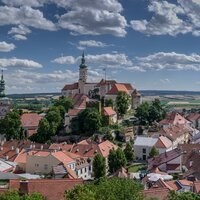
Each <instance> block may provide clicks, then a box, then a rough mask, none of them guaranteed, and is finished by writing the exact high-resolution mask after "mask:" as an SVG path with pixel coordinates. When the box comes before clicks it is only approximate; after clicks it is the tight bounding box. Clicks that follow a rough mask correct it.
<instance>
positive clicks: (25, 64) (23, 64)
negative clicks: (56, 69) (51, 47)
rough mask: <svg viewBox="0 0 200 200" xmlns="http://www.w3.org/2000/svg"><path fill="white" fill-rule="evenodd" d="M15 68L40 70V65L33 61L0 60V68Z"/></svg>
mask: <svg viewBox="0 0 200 200" xmlns="http://www.w3.org/2000/svg"><path fill="white" fill-rule="evenodd" d="M7 67H17V68H41V67H42V65H41V64H40V63H37V62H35V61H33V60H28V59H18V58H0V68H7Z"/></svg>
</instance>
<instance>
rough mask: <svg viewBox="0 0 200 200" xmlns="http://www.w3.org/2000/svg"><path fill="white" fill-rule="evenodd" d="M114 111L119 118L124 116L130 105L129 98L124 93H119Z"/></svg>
mask: <svg viewBox="0 0 200 200" xmlns="http://www.w3.org/2000/svg"><path fill="white" fill-rule="evenodd" d="M115 104H116V110H117V113H118V114H119V115H121V116H123V115H125V114H126V113H127V111H128V108H129V105H130V97H129V95H128V94H126V92H122V91H120V92H119V93H118V95H117V98H116V102H115Z"/></svg>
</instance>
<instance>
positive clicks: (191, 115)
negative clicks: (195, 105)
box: [186, 113, 200, 121]
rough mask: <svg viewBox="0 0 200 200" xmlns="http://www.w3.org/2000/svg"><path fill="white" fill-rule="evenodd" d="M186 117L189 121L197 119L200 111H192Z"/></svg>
mask: <svg viewBox="0 0 200 200" xmlns="http://www.w3.org/2000/svg"><path fill="white" fill-rule="evenodd" d="M186 118H187V119H188V120H189V121H196V120H198V119H199V118H200V114H199V113H190V114H189V115H188V116H187V117H186Z"/></svg>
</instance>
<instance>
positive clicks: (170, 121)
mask: <svg viewBox="0 0 200 200" xmlns="http://www.w3.org/2000/svg"><path fill="white" fill-rule="evenodd" d="M159 125H160V126H161V127H162V128H167V127H170V126H171V125H174V126H176V125H188V126H191V122H190V121H188V120H187V119H186V118H184V117H183V116H182V115H181V114H179V113H176V112H171V113H168V114H167V116H166V118H165V119H163V120H161V121H160V122H159Z"/></svg>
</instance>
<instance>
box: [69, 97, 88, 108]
mask: <svg viewBox="0 0 200 200" xmlns="http://www.w3.org/2000/svg"><path fill="white" fill-rule="evenodd" d="M72 100H73V102H74V108H79V109H85V108H86V102H87V101H89V98H88V97H87V96H86V95H84V94H75V95H74V96H73V97H72Z"/></svg>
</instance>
